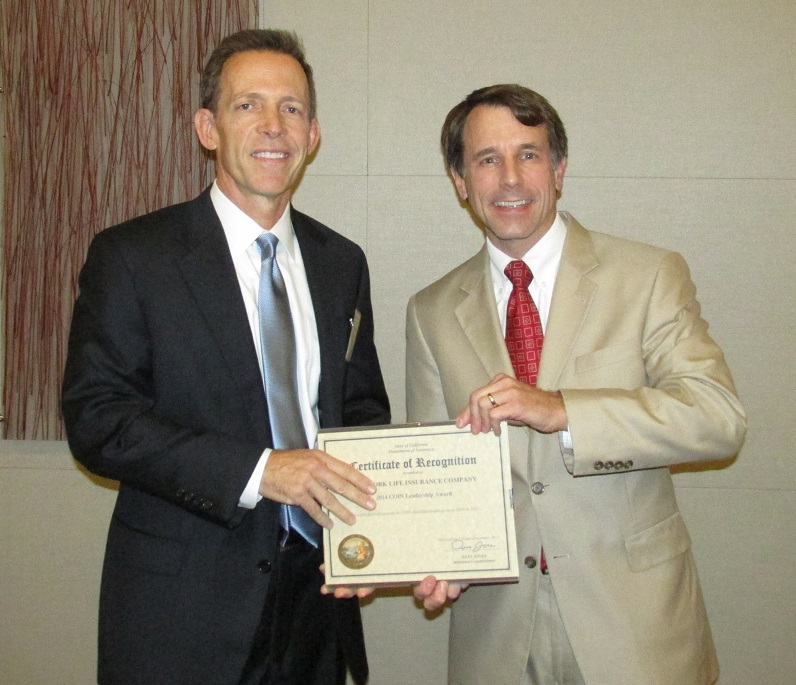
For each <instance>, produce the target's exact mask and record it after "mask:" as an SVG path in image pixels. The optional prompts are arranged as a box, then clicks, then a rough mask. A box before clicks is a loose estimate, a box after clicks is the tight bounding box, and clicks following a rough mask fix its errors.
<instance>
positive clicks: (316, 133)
mask: <svg viewBox="0 0 796 685" xmlns="http://www.w3.org/2000/svg"><path fill="white" fill-rule="evenodd" d="M320 139H321V125H320V124H319V123H318V119H317V118H315V119H313V120H312V121H311V122H310V146H309V149H308V150H307V154H310V155H311V154H312V153H313V152H315V148H316V147H318V141H320Z"/></svg>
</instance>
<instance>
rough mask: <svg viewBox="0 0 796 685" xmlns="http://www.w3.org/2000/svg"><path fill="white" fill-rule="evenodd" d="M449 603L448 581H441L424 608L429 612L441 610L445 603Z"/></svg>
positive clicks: (424, 604)
mask: <svg viewBox="0 0 796 685" xmlns="http://www.w3.org/2000/svg"><path fill="white" fill-rule="evenodd" d="M447 601H448V581H446V580H441V581H439V582H438V583H437V585H436V587H435V588H434V592H432V593H431V596H430V597H428V598H427V599H426V600H425V601H424V602H423V606H424V607H425V608H426V610H427V611H434V610H436V609H439V608H440V607H441V606H442V605H443V604H445V602H447Z"/></svg>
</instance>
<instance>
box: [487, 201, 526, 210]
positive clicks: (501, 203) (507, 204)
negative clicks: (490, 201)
mask: <svg viewBox="0 0 796 685" xmlns="http://www.w3.org/2000/svg"><path fill="white" fill-rule="evenodd" d="M529 204H531V201H530V200H498V201H496V202H495V206H496V207H507V208H509V209H514V208H516V207H524V206H525V205H529Z"/></svg>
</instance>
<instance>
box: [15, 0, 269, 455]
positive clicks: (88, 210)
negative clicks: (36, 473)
mask: <svg viewBox="0 0 796 685" xmlns="http://www.w3.org/2000/svg"><path fill="white" fill-rule="evenodd" d="M0 13H1V15H0V19H1V20H2V24H1V25H0V67H2V82H0V83H2V86H3V91H4V94H3V95H2V96H0V97H2V98H4V101H3V105H4V107H3V109H4V121H3V126H4V137H5V157H4V174H3V178H4V184H3V196H4V197H3V200H4V201H3V218H2V225H3V264H4V272H3V282H2V286H3V302H4V314H5V369H4V374H5V388H4V397H3V401H4V409H5V416H6V422H5V430H6V437H7V438H9V439H35V440H50V439H62V438H63V437H64V433H63V426H62V423H61V418H60V408H59V395H60V385H61V378H62V370H63V365H64V360H65V353H66V340H67V335H68V328H69V320H70V317H71V311H72V304H73V302H74V299H75V297H76V295H77V278H78V274H79V271H80V267H81V266H82V264H83V261H84V259H85V255H86V251H87V249H88V244H89V242H90V241H91V238H92V237H93V236H94V234H95V233H97V232H98V231H99V230H101V229H102V228H104V227H106V226H110V225H113V224H116V223H119V222H121V221H124V220H125V219H128V218H131V217H133V216H137V215H139V214H142V213H144V212H148V211H151V210H153V209H156V208H158V207H162V206H164V205H168V204H172V203H174V202H181V201H183V200H187V199H189V198H191V197H194V196H195V195H197V194H198V193H199V192H200V191H201V190H202V189H203V188H204V187H205V185H207V183H208V182H209V181H210V180H211V179H212V165H210V164H209V162H208V160H207V158H206V157H205V156H204V155H203V153H202V151H201V148H200V146H199V144H198V142H197V141H196V137H195V134H194V131H193V123H192V116H193V111H194V110H195V108H196V107H197V106H198V103H199V75H200V73H201V69H202V66H203V65H204V62H205V60H206V59H207V57H208V56H209V54H210V51H211V50H212V49H213V47H214V46H215V45H216V43H217V42H218V41H219V40H220V38H221V37H223V36H224V35H226V34H228V33H231V32H233V31H236V30H238V29H241V28H248V27H254V26H255V25H256V21H257V0H223V1H222V0H133V1H130V0H15V1H14V2H3V3H2V8H0Z"/></svg>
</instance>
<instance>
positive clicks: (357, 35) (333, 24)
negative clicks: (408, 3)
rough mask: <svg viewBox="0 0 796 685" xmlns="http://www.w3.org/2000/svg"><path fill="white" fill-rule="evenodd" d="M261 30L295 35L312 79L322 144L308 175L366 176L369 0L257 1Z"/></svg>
mask: <svg viewBox="0 0 796 685" xmlns="http://www.w3.org/2000/svg"><path fill="white" fill-rule="evenodd" d="M260 26H261V27H263V28H266V27H267V28H284V29H290V30H292V31H296V33H298V35H299V36H300V37H301V39H302V40H303V41H304V47H305V49H306V54H307V61H309V63H310V65H312V69H313V72H314V74H315V88H316V90H317V93H318V119H319V121H320V124H321V144H320V147H319V149H318V154H317V157H316V159H315V161H314V162H313V163H312V165H311V166H310V167H309V169H308V170H307V174H308V175H316V174H321V175H323V174H339V175H364V174H366V173H367V143H368V135H367V112H368V64H367V59H368V50H367V45H368V2H367V0H324V1H323V2H322V3H319V2H317V1H314V0H291V1H290V2H278V1H276V0H260Z"/></svg>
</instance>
